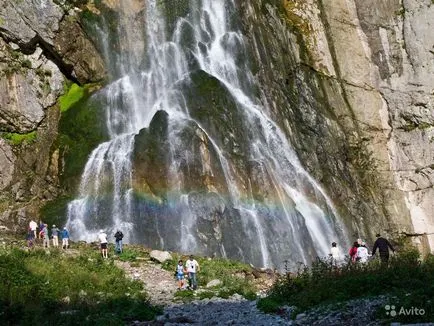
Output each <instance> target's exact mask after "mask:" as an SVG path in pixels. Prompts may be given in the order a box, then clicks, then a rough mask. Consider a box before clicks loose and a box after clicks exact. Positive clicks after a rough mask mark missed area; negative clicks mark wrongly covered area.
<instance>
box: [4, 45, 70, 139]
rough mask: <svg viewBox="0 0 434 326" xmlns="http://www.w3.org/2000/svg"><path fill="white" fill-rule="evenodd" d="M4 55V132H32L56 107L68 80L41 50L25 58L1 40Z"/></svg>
mask: <svg viewBox="0 0 434 326" xmlns="http://www.w3.org/2000/svg"><path fill="white" fill-rule="evenodd" d="M0 53H1V54H2V57H3V58H4V59H3V62H1V63H0V129H1V130H6V131H12V132H19V133H26V132H30V131H32V130H34V129H36V127H37V126H38V125H39V124H40V123H41V121H42V119H43V118H44V110H45V109H46V108H48V107H50V106H52V105H54V104H55V103H56V101H57V98H58V96H59V95H60V94H61V92H62V90H63V82H64V77H63V75H62V74H61V72H60V71H59V69H58V67H57V66H56V65H55V64H54V63H53V62H51V61H49V60H48V59H47V58H46V57H45V56H44V55H43V54H42V50H41V49H38V50H37V51H35V52H34V53H33V54H32V55H25V54H22V53H20V52H18V51H14V50H13V49H12V47H11V46H10V45H9V44H7V43H5V42H4V41H3V40H2V39H0Z"/></svg>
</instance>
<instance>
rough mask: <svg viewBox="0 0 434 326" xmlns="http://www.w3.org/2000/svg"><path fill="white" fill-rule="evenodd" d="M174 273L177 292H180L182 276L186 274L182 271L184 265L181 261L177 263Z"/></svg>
mask: <svg viewBox="0 0 434 326" xmlns="http://www.w3.org/2000/svg"><path fill="white" fill-rule="evenodd" d="M175 273H176V279H177V280H178V290H181V289H183V288H184V274H185V273H186V271H185V269H184V264H183V263H182V259H180V260H179V261H178V265H177V266H176V271H175Z"/></svg>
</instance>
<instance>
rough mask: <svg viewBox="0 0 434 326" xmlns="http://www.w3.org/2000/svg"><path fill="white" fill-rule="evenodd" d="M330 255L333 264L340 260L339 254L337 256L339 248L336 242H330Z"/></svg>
mask: <svg viewBox="0 0 434 326" xmlns="http://www.w3.org/2000/svg"><path fill="white" fill-rule="evenodd" d="M330 256H331V259H332V263H333V265H337V263H338V262H339V260H340V256H339V249H338V247H337V244H336V242H333V243H332V247H331V249H330Z"/></svg>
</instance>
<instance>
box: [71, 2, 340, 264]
mask: <svg viewBox="0 0 434 326" xmlns="http://www.w3.org/2000/svg"><path fill="white" fill-rule="evenodd" d="M162 2H164V1H158V0H148V1H146V3H144V7H143V8H144V10H145V15H144V16H145V17H144V19H143V22H142V25H139V24H138V21H139V22H140V20H137V19H134V15H135V14H136V15H137V11H134V10H133V9H131V8H133V7H134V6H133V3H137V1H133V0H128V1H121V3H123V5H122V6H123V7H122V8H121V10H120V17H121V18H120V19H119V30H118V37H119V38H122V41H121V43H122V47H121V51H120V53H119V54H118V57H117V59H116V60H113V61H114V62H115V64H114V66H113V67H111V70H112V71H113V73H112V75H113V76H115V80H113V82H111V83H110V84H109V85H108V86H107V87H105V88H104V89H103V90H102V91H101V92H100V93H99V94H98V96H102V97H104V98H105V99H106V102H107V107H106V110H105V112H106V117H105V118H106V124H107V129H108V130H109V134H110V140H109V141H108V142H106V143H103V144H101V145H99V146H98V147H97V148H96V149H95V150H94V151H93V152H92V154H91V155H90V157H89V160H88V162H87V164H86V166H85V169H84V172H83V175H82V177H81V183H80V188H79V195H78V197H77V198H76V199H75V200H73V201H72V202H70V203H69V205H68V227H69V228H70V229H71V231H72V235H73V237H74V238H75V239H80V240H86V241H93V240H95V239H96V233H97V230H98V229H100V228H104V229H106V230H107V231H109V232H114V231H115V229H117V228H120V229H122V231H123V232H124V234H125V235H126V237H125V239H126V241H128V242H136V243H145V244H147V245H155V246H159V247H161V248H166V249H174V250H179V251H183V252H197V253H204V254H218V255H221V256H228V257H233V258H239V259H243V260H245V261H248V262H251V263H253V264H255V265H258V266H267V267H272V266H277V267H281V265H282V262H283V261H284V260H286V259H289V260H290V261H291V262H292V263H294V264H295V263H297V262H302V263H305V264H307V263H309V262H311V261H312V259H314V258H315V256H326V255H327V254H328V252H329V247H330V244H331V242H333V241H336V242H338V243H340V244H341V246H345V245H347V244H348V238H347V235H346V231H345V227H344V225H343V223H342V222H341V220H340V217H339V215H338V213H337V211H336V209H335V208H334V207H333V204H332V202H331V200H330V199H329V198H328V196H327V194H326V192H325V191H324V190H323V189H322V188H321V187H320V185H319V184H318V183H317V182H316V181H315V180H314V179H313V178H312V177H311V176H310V175H309V173H308V172H307V171H306V170H305V169H304V168H303V166H302V164H301V162H300V161H299V159H298V157H297V155H296V153H295V151H294V150H293V148H292V146H291V144H290V143H289V141H288V139H287V137H286V136H285V135H284V133H283V131H282V130H281V129H280V128H279V126H278V124H277V123H275V122H274V121H273V120H272V119H271V118H270V117H269V116H268V115H267V113H266V112H269V108H268V107H267V104H266V103H263V102H262V101H261V99H260V98H259V96H258V95H255V89H257V88H259V85H257V82H256V81H255V78H254V76H253V74H252V72H251V70H250V68H249V62H248V60H247V58H248V53H247V51H248V50H247V46H246V44H245V37H244V36H243V35H242V32H241V30H240V29H239V27H238V26H237V25H238V24H237V21H236V19H234V13H236V8H235V4H234V2H233V1H224V0H191V1H190V2H189V4H188V14H186V15H185V16H184V17H178V18H177V20H176V22H175V23H174V24H173V26H172V27H173V28H171V29H169V28H168V24H167V22H166V20H165V17H164V12H163V10H162V8H163V7H162V4H161V3H162ZM183 2H184V1H183ZM97 30H99V31H101V33H103V32H102V31H103V30H104V29H103V28H101V27H98V28H97ZM101 40H102V41H104V40H107V37H105V36H104V35H102V36H101ZM186 40H187V41H186ZM104 49H105V51H104V52H105V53H106V55H107V56H108V52H109V51H108V50H107V49H108V47H107V45H106V46H105V47H104ZM111 57H112V56H111ZM107 60H108V61H109V59H108V58H107ZM108 63H109V64H110V62H108ZM112 64H113V63H112ZM196 71H203V72H204V74H205V75H206V76H210V78H214V79H213V80H218V82H219V83H220V85H221V87H223V88H224V89H225V90H226V91H227V93H228V94H229V95H230V97H231V100H232V101H233V103H235V106H236V113H237V114H238V116H239V117H242V118H241V119H240V121H238V122H239V123H240V125H241V126H242V128H243V130H246V134H247V135H248V138H249V139H244V140H243V141H244V142H245V143H247V144H248V145H247V146H246V148H245V149H243V153H242V154H243V156H242V157H243V160H244V161H243V162H244V163H245V164H246V166H247V165H249V166H250V167H251V172H250V173H251V174H250V175H249V176H248V177H245V178H244V179H243V180H241V179H242V178H241V176H240V174H242V173H244V172H245V171H241V170H240V168H239V167H238V166H237V165H236V164H235V163H234V162H233V160H232V157H231V155H230V153H228V150H227V149H226V148H225V147H224V145H223V144H222V141H221V138H222V137H223V136H224V137H226V136H228V137H229V136H231V137H232V136H233V135H218V134H216V133H218V132H219V131H216V130H211V129H210V128H207V125H206V123H203V121H201V119H200V118H199V117H197V116H193V115H192V112H191V107H190V106H189V104H188V103H189V99H188V98H186V97H185V96H186V95H185V93H184V92H183V90H182V87H180V85H189V83H191V81H190V77H191V74H192V73H194V72H196ZM160 110H163V111H165V112H166V113H167V114H168V143H169V145H170V146H169V147H170V150H169V151H168V152H169V153H168V155H169V157H170V163H169V167H168V175H167V179H168V184H169V189H167V194H166V196H165V202H164V203H160V202H159V203H158V204H155V205H157V206H158V205H159V206H158V207H164V213H161V214H160V215H158V213H155V214H154V215H155V216H154V217H152V218H153V219H154V220H153V221H152V223H151V221H148V222H149V223H147V224H146V225H152V228H153V229H152V230H151V231H149V232H150V233H149V234H151V233H152V234H156V236H155V238H156V239H157V240H155V241H154V242H153V243H150V240H149V239H148V238H146V237H144V236H143V234H141V232H139V229H140V227H139V224H140V225H141V224H143V221H142V220H141V219H151V217H150V216H144V217H143V216H142V215H140V214H141V213H140V212H139V211H140V210H139V209H138V208H136V207H137V206H138V204H137V202H136V201H137V200H136V199H135V196H134V192H135V189H134V186H133V178H134V171H133V162H132V160H133V152H134V149H135V146H136V144H135V137H136V135H137V134H138V133H139V132H140V130H143V129H144V128H149V126H150V123H151V121H152V118H153V117H154V116H155V115H156V113H157V111H160ZM188 128H194V130H195V137H197V138H199V139H200V140H201V145H200V146H199V151H193V150H191V148H190V147H191V146H189V145H190V144H189V143H188V141H186V139H185V137H184V136H183V133H184V132H185V130H187V129H188ZM224 137H223V138H224ZM198 155H199V156H200V161H201V162H202V175H203V176H208V177H210V178H215V176H216V175H217V174H218V173H219V171H221V175H222V179H223V181H222V184H223V185H221V184H217V183H216V184H213V185H210V186H209V187H208V190H207V193H206V194H205V195H204V196H208V197H206V198H209V200H210V201H211V202H212V203H214V204H213V205H214V206H213V209H214V211H218V216H219V217H218V219H214V220H213V221H212V223H214V224H212V223H211V222H209V224H212V230H213V232H214V233H213V234H214V235H213V236H214V237H215V239H213V240H212V241H214V242H213V243H216V244H215V246H217V247H218V250H217V252H215V250H214V249H213V250H214V251H212V250H211V249H210V248H211V247H212V246H211V245H210V241H211V240H210V238H209V237H210V235H209V234H207V235H205V234H203V232H202V233H201V232H200V230H199V226H198V225H199V224H200V223H204V222H202V219H203V218H205V220H206V218H207V214H208V211H207V207H203V206H201V205H205V204H204V202H203V201H201V200H200V198H201V197H198V193H197V192H195V191H193V190H191V189H189V188H188V187H187V186H186V181H185V178H186V177H187V176H186V174H185V172H184V171H183V169H182V167H183V164H184V162H187V163H188V162H191V161H192V160H193V159H194V158H195V157H196V158H197V156H198ZM212 158H213V160H212ZM187 166H188V164H187ZM216 166H217V168H216ZM245 179H248V180H247V181H245ZM258 185H262V186H263V187H258ZM202 193H203V191H202V192H201V194H200V195H201V196H202ZM198 198H199V199H198ZM261 198H262V199H261ZM206 203H207V202H206ZM143 205H145V207H146V204H143ZM143 205H142V206H140V207H143ZM167 214H169V215H173V216H172V217H171V219H170V221H169V222H167V221H166V222H165V221H164V219H163V217H164V218H165V219H168V218H167V216H164V215H167ZM139 215H140V216H141V217H139ZM159 216H160V217H161V218H160V217H159ZM222 220H224V223H226V224H225V225H226V226H224V225H223V224H224V223H223V222H222ZM207 223H208V222H207ZM231 223H233V224H231ZM227 225H237V227H239V229H237V230H234V229H233V228H232V229H231V227H230V226H227ZM148 228H149V226H148ZM169 228H170V231H168V229H169ZM239 235H242V237H243V239H237V238H239ZM232 238H233V241H232V240H231V239H232Z"/></svg>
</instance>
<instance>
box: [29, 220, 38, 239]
mask: <svg viewBox="0 0 434 326" xmlns="http://www.w3.org/2000/svg"><path fill="white" fill-rule="evenodd" d="M37 227H38V224H37V223H36V222H35V221H33V220H31V221H30V223H29V228H30V231H32V232H33V234H34V235H35V239H36V237H37V235H36V228H37Z"/></svg>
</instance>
